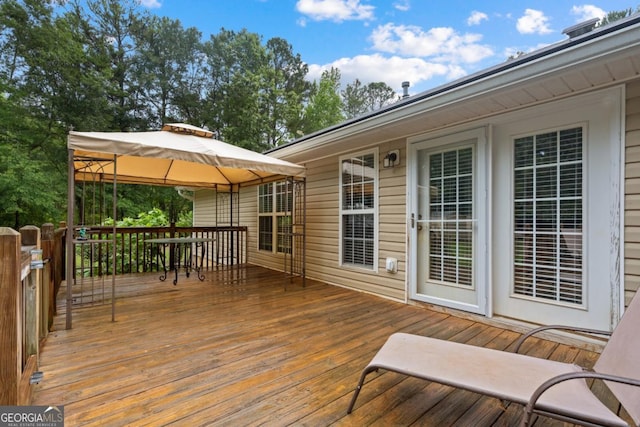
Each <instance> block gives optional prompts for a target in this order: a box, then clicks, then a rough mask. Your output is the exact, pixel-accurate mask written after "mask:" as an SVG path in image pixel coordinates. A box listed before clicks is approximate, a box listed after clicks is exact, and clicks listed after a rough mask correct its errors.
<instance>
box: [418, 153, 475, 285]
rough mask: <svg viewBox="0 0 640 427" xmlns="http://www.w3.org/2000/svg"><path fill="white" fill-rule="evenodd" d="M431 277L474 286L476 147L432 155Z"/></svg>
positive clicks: (430, 208)
mask: <svg viewBox="0 0 640 427" xmlns="http://www.w3.org/2000/svg"><path fill="white" fill-rule="evenodd" d="M429 171H430V176H429V184H430V189H431V191H430V198H429V275H428V278H429V279H430V280H435V281H438V282H445V283H447V284H452V285H456V286H464V287H472V286H473V277H472V274H471V273H472V271H473V230H472V225H473V223H472V221H473V149H472V148H471V147H467V148H462V149H456V150H449V151H445V152H442V153H438V154H432V155H431V156H429Z"/></svg>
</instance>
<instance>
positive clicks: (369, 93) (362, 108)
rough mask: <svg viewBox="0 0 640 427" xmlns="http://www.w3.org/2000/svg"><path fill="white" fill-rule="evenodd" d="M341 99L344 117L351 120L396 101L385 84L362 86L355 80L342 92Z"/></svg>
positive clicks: (377, 83)
mask: <svg viewBox="0 0 640 427" xmlns="http://www.w3.org/2000/svg"><path fill="white" fill-rule="evenodd" d="M342 99H343V108H344V114H345V116H346V117H347V118H353V117H357V116H360V115H362V114H366V113H368V112H371V111H375V110H378V109H380V108H382V107H384V106H385V105H388V104H391V103H392V102H395V101H397V95H396V93H395V91H394V90H393V89H392V88H391V87H390V86H388V85H387V84H386V83H382V82H372V83H369V84H367V85H363V84H362V82H360V80H358V79H356V80H355V81H354V82H353V83H350V84H348V85H347V87H346V88H345V90H343V91H342Z"/></svg>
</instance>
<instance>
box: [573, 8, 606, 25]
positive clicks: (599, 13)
mask: <svg viewBox="0 0 640 427" xmlns="http://www.w3.org/2000/svg"><path fill="white" fill-rule="evenodd" d="M571 14H572V15H575V16H576V22H583V21H588V20H589V19H593V18H599V19H602V18H604V17H605V16H607V12H605V11H604V10H602V9H600V8H599V7H597V6H593V5H591V4H583V5H581V6H573V7H572V8H571Z"/></svg>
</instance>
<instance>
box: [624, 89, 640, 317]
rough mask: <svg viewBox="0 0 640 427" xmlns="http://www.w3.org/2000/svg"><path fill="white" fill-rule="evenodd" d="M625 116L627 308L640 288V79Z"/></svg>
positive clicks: (629, 97)
mask: <svg viewBox="0 0 640 427" xmlns="http://www.w3.org/2000/svg"><path fill="white" fill-rule="evenodd" d="M625 111H626V117H625V141H626V145H625V215H624V223H625V227H624V241H625V244H624V254H625V258H624V291H625V305H628V304H629V302H630V301H631V298H632V297H633V296H634V295H635V294H636V292H638V289H639V288H640V80H638V81H634V82H632V83H629V84H627V86H626V106H625Z"/></svg>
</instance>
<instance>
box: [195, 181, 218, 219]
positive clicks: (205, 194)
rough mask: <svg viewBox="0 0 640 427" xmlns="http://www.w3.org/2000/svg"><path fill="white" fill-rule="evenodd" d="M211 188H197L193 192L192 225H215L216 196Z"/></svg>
mask: <svg viewBox="0 0 640 427" xmlns="http://www.w3.org/2000/svg"><path fill="white" fill-rule="evenodd" d="M215 194H216V193H215V192H214V191H211V190H198V191H196V192H195V193H194V202H193V225H194V226H196V227H212V226H215V225H216V208H215V206H216V198H215Z"/></svg>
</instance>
